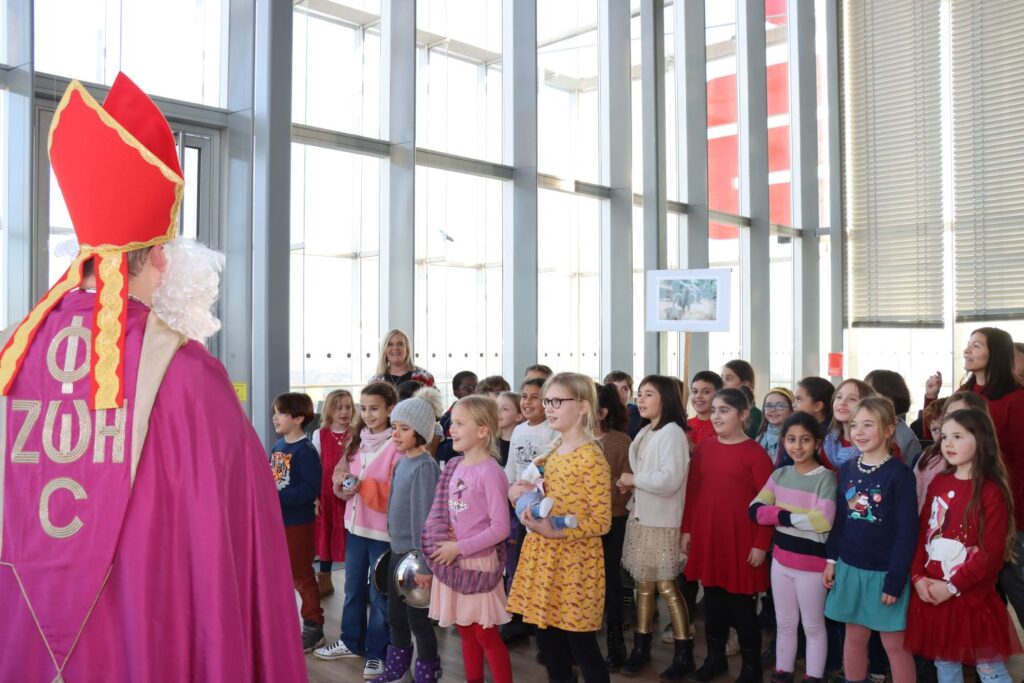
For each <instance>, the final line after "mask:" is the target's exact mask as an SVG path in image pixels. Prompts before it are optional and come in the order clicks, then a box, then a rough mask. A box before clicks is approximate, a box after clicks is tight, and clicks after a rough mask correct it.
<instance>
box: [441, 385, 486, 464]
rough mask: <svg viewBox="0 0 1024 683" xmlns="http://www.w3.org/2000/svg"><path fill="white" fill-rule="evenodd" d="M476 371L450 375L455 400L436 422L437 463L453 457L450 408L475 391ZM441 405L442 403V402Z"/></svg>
mask: <svg viewBox="0 0 1024 683" xmlns="http://www.w3.org/2000/svg"><path fill="white" fill-rule="evenodd" d="M476 383H477V378H476V373H475V372H471V371H469V370H462V371H461V372H456V373H455V376H454V377H452V393H453V394H454V395H455V400H454V401H452V404H451V405H450V406H448V410H446V411H445V413H444V415H442V416H441V417H440V419H439V420H438V421H437V424H438V425H440V427H441V429H440V434H439V436H440V439H441V441H440V443H439V444H438V445H437V448H436V449H435V450H436V456H435V457H436V458H437V461H438V462H439V463H442V464H443V463H446V462H448V461H449V460H451V459H452V458H454V457H455V449H454V448H452V435H451V431H449V430H450V429H451V426H452V408H454V407H455V404H456V403H457V402H458V400H459V399H460V398H465V397H466V396H470V395H471V394H475V393H476ZM442 405H443V404H442Z"/></svg>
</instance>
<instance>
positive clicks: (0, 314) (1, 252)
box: [0, 3, 10, 330]
mask: <svg viewBox="0 0 1024 683" xmlns="http://www.w3.org/2000/svg"><path fill="white" fill-rule="evenodd" d="M2 5H3V3H0V7H2ZM3 19H4V16H3V10H2V9H0V24H2V23H3ZM0 54H3V53H2V52H0ZM6 136H7V91H6V90H4V89H3V88H0V140H5V139H6ZM7 150H8V145H6V144H4V145H0V263H2V264H4V270H7V222H8V220H9V216H8V215H7V168H8V166H9V164H10V158H9V157H8V154H7ZM5 327H7V278H6V277H0V330H2V329H4V328H5Z"/></svg>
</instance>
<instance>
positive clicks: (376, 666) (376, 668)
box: [363, 659, 384, 680]
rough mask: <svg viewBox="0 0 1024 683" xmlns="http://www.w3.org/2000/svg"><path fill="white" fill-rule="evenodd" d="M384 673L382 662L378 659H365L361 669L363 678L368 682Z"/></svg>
mask: <svg viewBox="0 0 1024 683" xmlns="http://www.w3.org/2000/svg"><path fill="white" fill-rule="evenodd" d="M383 673H384V662H383V661H381V660H379V659H367V660H366V666H364V667H363V678H365V679H367V680H369V679H371V678H376V677H377V676H380V675H382V674H383Z"/></svg>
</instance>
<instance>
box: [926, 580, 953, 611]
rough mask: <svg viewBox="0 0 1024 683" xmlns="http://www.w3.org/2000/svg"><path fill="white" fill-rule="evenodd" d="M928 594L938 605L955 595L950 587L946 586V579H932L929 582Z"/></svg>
mask: <svg viewBox="0 0 1024 683" xmlns="http://www.w3.org/2000/svg"><path fill="white" fill-rule="evenodd" d="M928 595H930V596H931V598H932V599H931V602H933V603H934V604H936V605H941V604H942V603H944V602H946V600H949V599H950V598H951V597H953V594H952V593H950V592H949V588H947V587H946V582H945V581H932V582H931V583H929V584H928Z"/></svg>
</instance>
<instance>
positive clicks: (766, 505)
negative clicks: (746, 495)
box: [747, 470, 790, 526]
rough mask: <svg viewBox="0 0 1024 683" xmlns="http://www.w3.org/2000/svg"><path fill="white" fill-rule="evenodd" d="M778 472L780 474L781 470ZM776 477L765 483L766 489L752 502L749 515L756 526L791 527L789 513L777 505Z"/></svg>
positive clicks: (773, 475)
mask: <svg viewBox="0 0 1024 683" xmlns="http://www.w3.org/2000/svg"><path fill="white" fill-rule="evenodd" d="M776 471H777V472H780V471H781V470H776ZM776 476H777V475H776V474H772V476H771V477H769V478H768V481H766V482H765V483H764V488H762V489H761V492H760V493H758V494H757V496H755V497H754V500H752V501H750V507H749V508H747V514H748V515H750V520H751V521H752V522H754V524H763V525H765V526H790V520H789V511H788V510H783V509H782V508H780V507H779V506H778V505H776V504H775V484H776V481H775V477H776Z"/></svg>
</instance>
